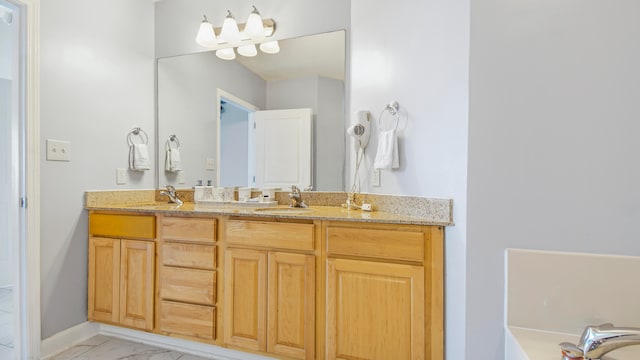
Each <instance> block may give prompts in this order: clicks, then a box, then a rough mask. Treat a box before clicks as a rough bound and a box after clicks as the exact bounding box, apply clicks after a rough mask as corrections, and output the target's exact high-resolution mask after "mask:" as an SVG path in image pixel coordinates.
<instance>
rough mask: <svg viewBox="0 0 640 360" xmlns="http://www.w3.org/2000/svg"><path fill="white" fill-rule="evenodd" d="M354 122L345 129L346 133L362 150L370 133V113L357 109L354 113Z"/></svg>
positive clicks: (367, 141)
mask: <svg viewBox="0 0 640 360" xmlns="http://www.w3.org/2000/svg"><path fill="white" fill-rule="evenodd" d="M355 120H356V121H355V124H353V125H351V126H350V127H349V128H348V129H347V134H349V135H351V136H352V137H353V139H354V140H355V143H356V145H358V146H359V147H360V149H362V150H364V149H365V148H366V147H367V144H369V135H370V134H371V115H370V114H369V112H368V111H358V112H357V113H356V119H355Z"/></svg>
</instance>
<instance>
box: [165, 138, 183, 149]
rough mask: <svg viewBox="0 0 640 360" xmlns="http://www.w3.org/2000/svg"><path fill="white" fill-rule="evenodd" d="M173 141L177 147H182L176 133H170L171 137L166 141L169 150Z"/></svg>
mask: <svg viewBox="0 0 640 360" xmlns="http://www.w3.org/2000/svg"><path fill="white" fill-rule="evenodd" d="M172 142H173V143H175V144H176V149H178V148H180V140H178V137H177V136H176V135H169V139H168V140H167V142H166V146H167V150H169V149H170V148H171V143H172Z"/></svg>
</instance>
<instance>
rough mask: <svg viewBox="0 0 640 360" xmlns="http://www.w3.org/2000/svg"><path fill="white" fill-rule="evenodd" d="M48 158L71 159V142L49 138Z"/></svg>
mask: <svg viewBox="0 0 640 360" xmlns="http://www.w3.org/2000/svg"><path fill="white" fill-rule="evenodd" d="M47 160H49V161H71V143H70V142H69V141H62V140H53V139H47Z"/></svg>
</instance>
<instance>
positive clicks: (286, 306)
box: [267, 252, 315, 359]
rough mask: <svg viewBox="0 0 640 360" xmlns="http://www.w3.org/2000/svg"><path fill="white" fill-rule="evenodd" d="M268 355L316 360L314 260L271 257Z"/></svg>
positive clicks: (297, 256)
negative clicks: (314, 359)
mask: <svg viewBox="0 0 640 360" xmlns="http://www.w3.org/2000/svg"><path fill="white" fill-rule="evenodd" d="M268 268H269V277H268V285H267V288H268V290H267V292H268V298H267V299H268V300H267V304H268V305H267V307H268V311H267V314H268V315H267V316H268V321H267V352H269V353H272V354H277V355H284V356H287V357H291V358H295V359H313V358H314V343H315V331H314V329H315V257H314V256H313V255H304V254H290V253H283V252H270V253H269V255H268Z"/></svg>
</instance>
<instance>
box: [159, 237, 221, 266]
mask: <svg viewBox="0 0 640 360" xmlns="http://www.w3.org/2000/svg"><path fill="white" fill-rule="evenodd" d="M162 264H163V265H171V266H181V267H190V268H196V269H205V270H215V268H216V247H215V246H211V245H199V244H186V243H173V242H166V243H164V244H163V245H162Z"/></svg>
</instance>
